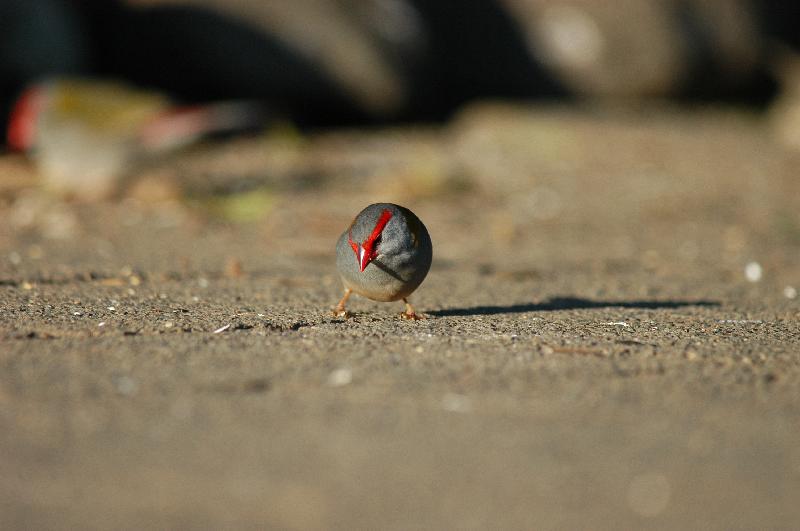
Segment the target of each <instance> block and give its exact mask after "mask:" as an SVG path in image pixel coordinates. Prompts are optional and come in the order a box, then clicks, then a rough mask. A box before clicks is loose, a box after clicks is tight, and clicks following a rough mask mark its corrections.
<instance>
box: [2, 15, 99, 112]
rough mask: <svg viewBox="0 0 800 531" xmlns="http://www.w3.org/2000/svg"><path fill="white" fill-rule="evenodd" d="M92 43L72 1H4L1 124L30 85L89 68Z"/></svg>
mask: <svg viewBox="0 0 800 531" xmlns="http://www.w3.org/2000/svg"><path fill="white" fill-rule="evenodd" d="M89 50H90V44H89V42H88V40H87V39H86V37H85V34H84V26H83V21H82V20H81V17H80V14H79V13H78V12H77V10H76V9H75V7H74V5H73V4H72V3H71V2H65V1H63V0H36V1H29V0H3V1H2V2H0V120H2V123H3V124H5V123H7V119H8V115H9V113H10V111H11V105H12V104H13V101H14V99H15V98H16V97H17V96H18V95H19V93H20V92H21V91H22V90H23V88H24V87H25V86H26V85H27V84H29V83H31V82H32V81H35V80H38V79H40V78H43V77H47V76H53V75H65V74H67V75H68V74H77V73H81V72H85V71H86V70H88V68H89V64H90V58H89Z"/></svg>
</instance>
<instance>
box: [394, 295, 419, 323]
mask: <svg viewBox="0 0 800 531" xmlns="http://www.w3.org/2000/svg"><path fill="white" fill-rule="evenodd" d="M403 302H404V303H405V305H406V311H404V312H403V313H401V314H400V317H401V318H402V319H405V320H406V321H421V320H423V319H425V316H424V315H422V314H421V313H417V312H415V311H414V307H413V306H411V303H409V302H408V299H403Z"/></svg>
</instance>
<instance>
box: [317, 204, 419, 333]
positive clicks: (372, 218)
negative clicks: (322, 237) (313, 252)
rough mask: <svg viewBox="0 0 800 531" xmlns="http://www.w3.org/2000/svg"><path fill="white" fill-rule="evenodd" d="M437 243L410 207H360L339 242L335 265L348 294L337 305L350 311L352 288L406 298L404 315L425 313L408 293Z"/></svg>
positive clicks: (340, 311)
mask: <svg viewBox="0 0 800 531" xmlns="http://www.w3.org/2000/svg"><path fill="white" fill-rule="evenodd" d="M432 259H433V246H432V245H431V237H430V236H429V235H428V230H427V229H426V228H425V225H423V224H422V221H420V220H419V218H418V217H417V216H416V215H414V213H413V212H411V211H410V210H409V209H407V208H404V207H401V206H398V205H393V204H391V203H376V204H374V205H370V206H368V207H367V208H365V209H364V210H362V211H361V212H360V213H359V214H358V215H357V216H356V218H355V219H354V220H353V222H352V223H351V224H350V227H348V229H347V230H346V231H344V233H343V234H342V235H341V236H340V237H339V241H338V242H336V269H337V270H338V271H339V275H340V276H341V277H342V282H343V283H344V297H342V300H340V301H339V304H337V305H336V308H335V309H334V310H333V313H334V315H336V316H339V317H347V316H348V315H349V313H348V312H347V310H345V307H344V305H345V303H346V302H347V299H348V298H349V297H350V294H351V293H353V292H356V293H358V294H359V295H361V296H363V297H366V298H368V299H372V300H374V301H381V302H390V301H397V300H401V299H402V300H403V302H404V303H405V304H406V311H405V312H403V313H402V314H400V315H401V317H403V318H404V319H414V320H417V319H423V318H424V317H423V316H421V315H419V314H417V313H415V312H414V308H413V307H412V306H411V304H409V302H408V296H409V295H411V293H412V292H413V291H414V290H415V289H417V288H418V287H419V285H420V284H422V281H423V280H424V279H425V275H427V274H428V270H429V269H430V268H431V260H432Z"/></svg>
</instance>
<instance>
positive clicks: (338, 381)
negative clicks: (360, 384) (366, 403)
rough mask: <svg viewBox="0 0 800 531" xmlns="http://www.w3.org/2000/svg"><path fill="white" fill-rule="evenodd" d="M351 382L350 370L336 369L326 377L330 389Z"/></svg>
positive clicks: (351, 373) (351, 372) (351, 374)
mask: <svg viewBox="0 0 800 531" xmlns="http://www.w3.org/2000/svg"><path fill="white" fill-rule="evenodd" d="M352 381H353V371H351V370H350V369H344V368H343V369H336V370H335V371H332V372H331V373H330V374H329V375H328V385H330V386H331V387H342V386H344V385H348V384H350V383H351V382H352Z"/></svg>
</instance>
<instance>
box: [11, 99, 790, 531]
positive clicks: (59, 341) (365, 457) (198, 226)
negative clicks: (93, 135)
mask: <svg viewBox="0 0 800 531" xmlns="http://www.w3.org/2000/svg"><path fill="white" fill-rule="evenodd" d="M646 116H647V118H643V117H642V116H637V117H631V116H617V115H597V116H593V115H587V114H577V113H574V112H571V111H560V110H527V109H512V108H504V107H487V108H477V109H474V110H472V111H470V112H468V113H466V114H464V115H462V116H461V117H460V118H459V119H458V120H457V121H456V122H455V123H454V124H453V125H451V126H450V127H448V128H447V129H444V130H441V131H437V130H401V131H385V132H384V131H378V132H370V133H367V132H364V133H360V132H346V133H337V134H328V135H321V136H319V137H313V138H310V139H305V140H303V141H297V140H296V139H287V138H284V137H270V138H268V139H258V140H245V141H237V142H233V143H231V144H229V145H227V146H219V147H209V148H206V149H201V150H198V151H196V152H193V153H189V154H187V155H185V156H182V157H179V158H176V159H175V160H173V161H170V162H168V163H166V164H164V165H163V167H161V168H159V169H157V171H156V175H159V176H162V177H164V176H165V177H164V178H165V179H167V180H168V181H170V182H173V183H178V186H179V187H183V189H185V190H189V192H192V191H193V192H194V193H193V194H192V193H189V192H187V193H189V195H191V199H190V200H187V201H183V200H181V201H176V200H166V201H161V202H155V203H147V202H145V201H143V200H141V199H136V197H141V196H142V195H143V194H144V195H146V192H142V191H141V187H140V189H139V190H138V191H132V192H130V193H129V194H126V195H127V196H128V197H127V198H125V199H122V200H120V201H116V202H110V203H106V204H101V205H93V206H77V205H72V204H68V203H62V202H59V201H56V200H54V199H51V198H48V197H47V196H45V195H43V194H42V193H41V192H39V191H37V190H35V189H31V190H23V191H16V192H14V193H13V194H7V195H6V199H4V202H3V206H2V209H0V221H1V223H0V227H1V228H0V253H2V254H0V258H2V260H1V262H2V263H1V264H0V341H1V342H0V455H1V456H2V458H0V528H2V529H23V528H35V529H64V528H75V529H86V528H98V529H100V528H102V529H110V528H117V529H122V528H124V529H143V528H161V529H182V528H209V529H219V528H230V529H248V528H264V527H266V528H271V529H377V528H380V529H397V530H405V529H486V528H496V529H578V528H594V529H622V528H642V527H652V528H664V529H666V528H672V529H681V528H683V529H688V528H695V529H700V528H702V529H732V528H739V529H756V528H758V529H791V528H795V527H796V526H797V523H798V522H800V506H798V504H797V500H798V497H800V446H798V444H797V441H799V440H800V324H799V320H798V317H800V302H798V301H800V299H798V298H797V290H800V217H799V216H800V215H799V214H798V211H799V210H798V205H799V204H800V203H798V198H800V180H798V179H797V167H798V162H800V159H798V157H797V156H796V155H792V154H789V153H786V152H784V151H782V150H781V149H779V148H778V147H776V146H775V145H773V144H772V143H771V141H770V139H769V138H768V137H767V136H766V134H765V133H764V132H763V130H762V127H761V124H760V123H758V122H754V121H753V120H752V119H751V118H749V117H744V116H738V115H735V114H726V113H722V112H719V113H712V112H707V113H703V114H680V113H679V114H669V113H664V112H660V111H657V110H654V111H652V112H649V113H647V115H646ZM5 163H7V165H9V164H10V163H9V162H8V161H5ZM159 172H160V173H159ZM147 178H148V177H147V176H145V177H143V179H145V180H147ZM231 182H239V183H241V182H246V183H249V184H248V186H249V187H250V189H251V191H250V192H249V193H247V194H232V195H228V196H227V199H219V197H217V198H214V199H210V198H208V197H207V196H205V195H203V194H202V193H201V192H202V187H203V186H206V187H211V186H212V185H213V186H216V187H217V188H215V189H225V188H226V186H229V183H231ZM198 183H199V184H198ZM209 183H211V184H209ZM226 183H227V184H226ZM254 183H255V184H254ZM198 189H200V192H198V191H197V190H198ZM253 190H255V191H253ZM227 191H229V190H227ZM151 193H152V192H151ZM137 194H138V195H137ZM167 195H169V194H167ZM377 200H394V201H396V202H400V203H402V204H406V205H408V206H410V207H411V208H412V209H413V210H414V211H415V212H416V213H417V214H418V215H419V216H420V217H421V218H422V219H423V220H424V221H425V223H426V225H427V226H428V228H429V230H430V232H431V235H432V238H433V241H434V253H435V259H434V267H433V269H432V271H431V274H430V276H429V278H428V279H427V280H426V282H425V283H424V284H423V286H422V288H420V290H419V292H418V293H417V294H416V296H415V298H414V299H415V302H416V304H417V305H418V307H419V308H420V309H422V310H423V311H425V312H427V313H428V315H429V319H427V320H425V321H421V322H405V321H402V320H400V319H398V318H397V316H396V314H397V313H399V312H400V311H401V309H402V308H401V305H400V304H397V305H386V304H378V303H371V302H368V301H364V300H363V299H362V300H358V299H355V300H354V303H353V308H352V309H353V310H355V311H356V312H357V315H356V317H355V318H353V319H351V320H347V321H344V320H341V319H337V318H334V317H332V316H331V315H330V314H329V309H330V307H332V306H333V304H335V302H336V300H337V298H338V296H339V293H340V291H339V290H340V288H339V285H338V280H337V279H336V277H335V275H334V271H333V270H332V267H333V266H332V264H333V253H332V247H333V244H334V242H335V239H336V237H337V236H338V233H339V232H340V231H341V230H343V229H344V228H345V227H346V226H347V224H348V223H349V221H350V219H351V218H352V216H353V214H354V213H355V212H357V211H358V210H359V209H360V208H361V207H363V206H364V205H366V204H368V203H369V202H374V201H377ZM243 213H244V214H245V215H244V216H242V214H243ZM243 217H244V218H247V219H250V221H248V222H244V223H235V222H234V221H233V220H241V219H242V218H243Z"/></svg>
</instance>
